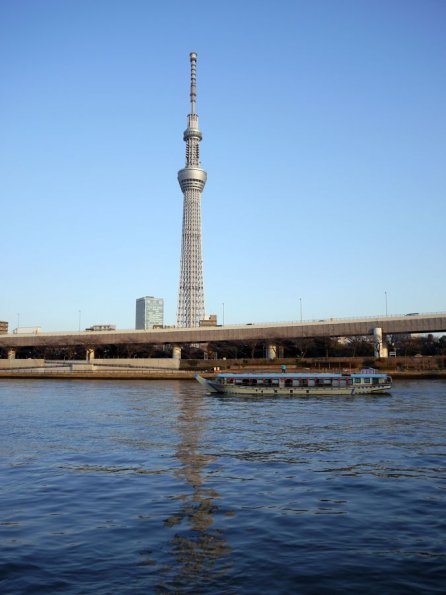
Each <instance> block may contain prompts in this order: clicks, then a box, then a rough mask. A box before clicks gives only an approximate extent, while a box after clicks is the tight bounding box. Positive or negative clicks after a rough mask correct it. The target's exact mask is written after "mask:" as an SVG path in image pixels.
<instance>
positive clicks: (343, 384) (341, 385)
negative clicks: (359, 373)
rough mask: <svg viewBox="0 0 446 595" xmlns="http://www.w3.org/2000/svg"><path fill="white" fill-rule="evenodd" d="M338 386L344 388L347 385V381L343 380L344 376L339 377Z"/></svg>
mask: <svg viewBox="0 0 446 595" xmlns="http://www.w3.org/2000/svg"><path fill="white" fill-rule="evenodd" d="M339 386H340V387H341V388H345V387H346V386H347V381H346V380H345V378H341V380H340V381H339Z"/></svg>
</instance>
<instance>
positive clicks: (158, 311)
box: [135, 295, 164, 330]
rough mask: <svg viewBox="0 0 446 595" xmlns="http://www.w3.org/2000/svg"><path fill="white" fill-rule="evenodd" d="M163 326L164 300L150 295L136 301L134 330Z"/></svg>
mask: <svg viewBox="0 0 446 595" xmlns="http://www.w3.org/2000/svg"><path fill="white" fill-rule="evenodd" d="M163 324H164V300H163V299H162V298H156V297H153V296H151V295H146V296H145V297H142V298H138V299H137V300H136V317H135V328H136V329H137V330H146V329H149V328H153V326H154V325H163Z"/></svg>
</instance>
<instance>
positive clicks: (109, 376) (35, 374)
mask: <svg viewBox="0 0 446 595" xmlns="http://www.w3.org/2000/svg"><path fill="white" fill-rule="evenodd" d="M279 371H280V370H279ZM222 372H223V370H222ZM243 372H245V373H247V372H248V373H249V372H254V370H249V366H247V367H246V368H245V369H240V370H237V372H235V370H234V373H243ZM262 372H265V373H267V372H271V370H266V369H265V370H258V369H256V370H255V372H254V373H262ZM318 372H319V371H318ZM318 372H316V371H315V374H316V373H318ZM379 372H380V373H384V374H389V376H391V377H392V379H393V380H446V370H424V371H423V370H407V371H404V370H398V371H397V370H385V369H381V370H379ZM197 373H200V375H202V376H205V377H212V376H214V375H215V373H214V372H209V371H202V370H155V369H138V370H135V369H119V370H117V369H114V370H69V371H68V370H58V369H54V368H44V367H39V368H19V369H17V368H15V369H5V368H3V369H0V380H2V379H5V380H6V379H7V380H14V379H17V380H19V379H20V380H24V379H29V380H36V379H40V380H42V379H44V380H194V377H195V374H197ZM290 373H291V371H290Z"/></svg>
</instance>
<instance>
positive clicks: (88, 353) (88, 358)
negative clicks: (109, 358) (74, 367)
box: [86, 347, 94, 362]
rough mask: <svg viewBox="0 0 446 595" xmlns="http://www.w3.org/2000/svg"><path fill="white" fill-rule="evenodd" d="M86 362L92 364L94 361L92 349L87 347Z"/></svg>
mask: <svg viewBox="0 0 446 595" xmlns="http://www.w3.org/2000/svg"><path fill="white" fill-rule="evenodd" d="M86 359H87V362H92V361H93V360H94V347H87V357H86Z"/></svg>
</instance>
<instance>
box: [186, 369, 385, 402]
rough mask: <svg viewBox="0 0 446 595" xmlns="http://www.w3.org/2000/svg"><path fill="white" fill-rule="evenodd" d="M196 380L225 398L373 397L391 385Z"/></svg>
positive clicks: (199, 378)
mask: <svg viewBox="0 0 446 595" xmlns="http://www.w3.org/2000/svg"><path fill="white" fill-rule="evenodd" d="M195 378H196V380H197V381H198V382H199V383H200V384H202V385H203V386H205V387H206V388H207V389H208V390H209V391H210V392H211V393H214V394H219V395H227V396H245V397H279V396H302V397H308V396H321V397H322V396H324V397H328V396H336V395H345V396H359V395H375V394H387V393H389V392H390V389H391V388H392V385H391V383H384V384H379V385H363V386H352V385H350V386H345V387H334V386H327V387H325V386H312V387H305V386H293V387H286V386H273V387H269V386H258V387H255V386H243V385H234V384H231V385H228V384H226V385H225V384H220V383H219V382H216V381H214V380H211V379H206V378H203V377H202V376H200V375H199V374H197V375H196V376H195Z"/></svg>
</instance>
